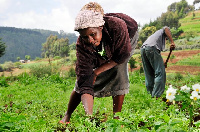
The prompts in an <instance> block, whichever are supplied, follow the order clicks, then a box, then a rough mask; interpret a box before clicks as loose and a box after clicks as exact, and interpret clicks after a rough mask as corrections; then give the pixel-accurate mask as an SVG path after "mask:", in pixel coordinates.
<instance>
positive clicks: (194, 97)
mask: <svg viewBox="0 0 200 132" xmlns="http://www.w3.org/2000/svg"><path fill="white" fill-rule="evenodd" d="M199 98H200V96H199V94H198V92H197V91H192V96H190V99H193V100H194V101H196V100H197V99H199Z"/></svg>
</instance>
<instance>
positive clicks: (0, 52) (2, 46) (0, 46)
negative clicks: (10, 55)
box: [0, 38, 6, 57]
mask: <svg viewBox="0 0 200 132" xmlns="http://www.w3.org/2000/svg"><path fill="white" fill-rule="evenodd" d="M5 50H6V45H5V43H3V42H2V41H1V38H0V57H1V56H3V55H4V54H5Z"/></svg>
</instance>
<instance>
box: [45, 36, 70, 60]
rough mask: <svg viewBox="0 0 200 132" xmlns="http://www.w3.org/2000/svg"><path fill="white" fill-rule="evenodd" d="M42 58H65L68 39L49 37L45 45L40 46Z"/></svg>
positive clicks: (67, 49) (67, 51)
mask: <svg viewBox="0 0 200 132" xmlns="http://www.w3.org/2000/svg"><path fill="white" fill-rule="evenodd" d="M42 51H43V52H42V56H43V57H45V58H50V57H55V56H60V57H66V56H68V53H69V40H68V38H65V39H64V38H61V39H58V37H57V36H53V35H51V36H49V37H48V38H47V40H46V42H45V43H43V44H42Z"/></svg>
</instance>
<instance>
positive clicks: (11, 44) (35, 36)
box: [0, 27, 77, 63]
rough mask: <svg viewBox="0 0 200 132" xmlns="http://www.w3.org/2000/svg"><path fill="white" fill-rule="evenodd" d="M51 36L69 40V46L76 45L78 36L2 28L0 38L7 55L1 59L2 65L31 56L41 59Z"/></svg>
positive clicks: (48, 31) (36, 30)
mask: <svg viewBox="0 0 200 132" xmlns="http://www.w3.org/2000/svg"><path fill="white" fill-rule="evenodd" d="M50 35H54V36H57V37H58V38H68V40H69V44H72V43H75V42H76V40H77V36H76V35H75V34H74V33H65V32H64V31H62V30H61V31H60V33H58V32H56V31H50V30H42V29H22V28H15V27H0V38H2V42H4V43H5V45H6V51H5V55H3V56H2V57H1V58H0V63H4V62H5V61H12V62H16V61H17V57H20V58H21V59H25V55H29V56H30V57H31V59H35V58H36V57H41V53H42V44H43V43H45V41H46V40H47V38H48V37H49V36H50Z"/></svg>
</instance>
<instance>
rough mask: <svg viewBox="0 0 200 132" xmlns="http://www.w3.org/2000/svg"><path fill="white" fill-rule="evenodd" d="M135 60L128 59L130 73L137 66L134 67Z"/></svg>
mask: <svg viewBox="0 0 200 132" xmlns="http://www.w3.org/2000/svg"><path fill="white" fill-rule="evenodd" d="M136 63H137V62H136V59H135V58H133V57H131V58H130V60H129V64H130V68H131V71H132V69H133V68H136V67H137V66H136Z"/></svg>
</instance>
